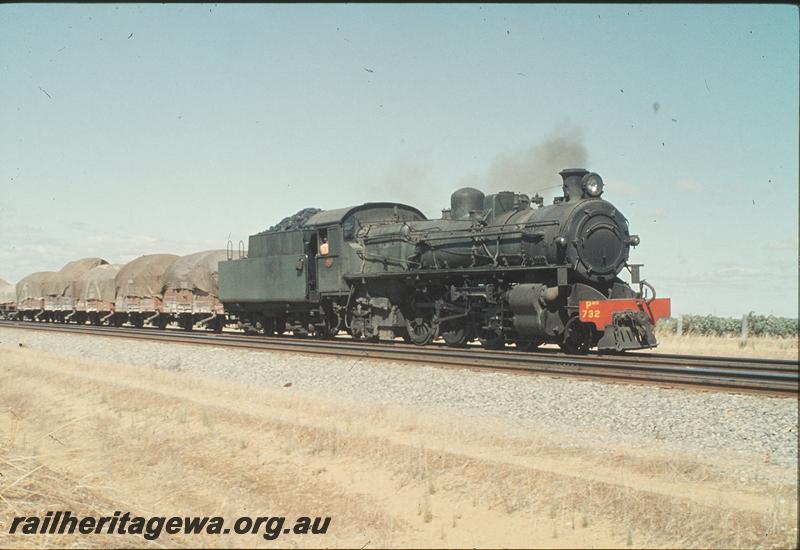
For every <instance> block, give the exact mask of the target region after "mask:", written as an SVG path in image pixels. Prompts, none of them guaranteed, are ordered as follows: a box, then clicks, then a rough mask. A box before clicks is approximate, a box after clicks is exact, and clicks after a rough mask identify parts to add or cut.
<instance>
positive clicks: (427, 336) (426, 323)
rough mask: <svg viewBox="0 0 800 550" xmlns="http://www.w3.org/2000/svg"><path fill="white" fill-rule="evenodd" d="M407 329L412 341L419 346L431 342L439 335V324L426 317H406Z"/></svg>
mask: <svg viewBox="0 0 800 550" xmlns="http://www.w3.org/2000/svg"><path fill="white" fill-rule="evenodd" d="M406 330H408V337H409V339H410V340H411V343H413V344H416V345H418V346H424V345H425V344H430V343H431V342H432V341H433V340H434V339H435V338H436V337H437V336H438V335H439V325H438V324H434V323H433V321H432V320H431V319H428V318H425V317H414V318H411V319H406Z"/></svg>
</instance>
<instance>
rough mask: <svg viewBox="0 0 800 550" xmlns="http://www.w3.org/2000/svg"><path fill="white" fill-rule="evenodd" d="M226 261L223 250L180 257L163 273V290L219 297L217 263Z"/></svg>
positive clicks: (226, 257)
mask: <svg viewBox="0 0 800 550" xmlns="http://www.w3.org/2000/svg"><path fill="white" fill-rule="evenodd" d="M227 259H228V255H227V252H225V251H224V250H206V251H204V252H197V253H195V254H189V255H188V256H181V257H180V258H178V259H177V260H175V263H173V264H172V266H170V268H169V269H167V271H166V272H165V273H164V290H165V291H167V290H192V291H195V290H200V291H202V292H206V293H208V294H212V295H214V296H217V295H219V268H218V267H217V265H218V264H219V262H223V261H225V260H227Z"/></svg>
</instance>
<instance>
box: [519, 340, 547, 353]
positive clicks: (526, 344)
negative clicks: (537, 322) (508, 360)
mask: <svg viewBox="0 0 800 550" xmlns="http://www.w3.org/2000/svg"><path fill="white" fill-rule="evenodd" d="M516 343H517V349H518V350H519V351H524V352H534V351H536V350H538V349H539V346H541V345H542V341H541V340H517V342H516Z"/></svg>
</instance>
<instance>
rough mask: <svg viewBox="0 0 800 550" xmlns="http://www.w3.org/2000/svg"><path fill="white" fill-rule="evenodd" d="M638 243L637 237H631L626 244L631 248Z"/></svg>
mask: <svg viewBox="0 0 800 550" xmlns="http://www.w3.org/2000/svg"><path fill="white" fill-rule="evenodd" d="M640 242H641V241H640V240H639V235H631V236H630V237H628V244H629V245H631V246H639V243H640Z"/></svg>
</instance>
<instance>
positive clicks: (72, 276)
mask: <svg viewBox="0 0 800 550" xmlns="http://www.w3.org/2000/svg"><path fill="white" fill-rule="evenodd" d="M99 265H108V262H107V261H105V260H104V259H103V258H82V259H80V260H75V261H74V262H70V263H68V264H67V265H65V266H64V267H62V268H61V271H59V272H58V275H59V277H60V278H61V279H62V280H63V281H64V282H66V284H67V287H66V294H67V295H68V296H69V297H71V298H79V297H80V294H81V285H80V284H79V282H78V281H79V280H80V278H81V277H82V276H83V275H84V274H86V273H87V272H88V271H90V270H91V269H93V268H95V267H97V266H99Z"/></svg>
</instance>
